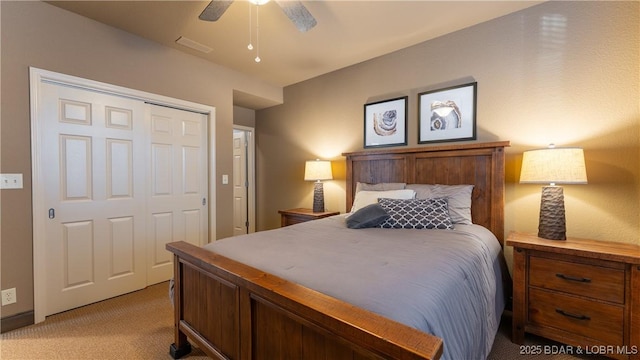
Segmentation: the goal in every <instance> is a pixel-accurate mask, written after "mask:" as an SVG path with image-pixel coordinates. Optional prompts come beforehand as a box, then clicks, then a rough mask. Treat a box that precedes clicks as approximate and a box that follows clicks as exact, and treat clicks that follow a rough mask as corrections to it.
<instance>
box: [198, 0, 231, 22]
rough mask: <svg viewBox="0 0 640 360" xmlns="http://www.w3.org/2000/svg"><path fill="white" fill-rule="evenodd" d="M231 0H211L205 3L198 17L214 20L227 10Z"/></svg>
mask: <svg viewBox="0 0 640 360" xmlns="http://www.w3.org/2000/svg"><path fill="white" fill-rule="evenodd" d="M232 2H233V0H213V1H211V2H210V3H209V5H207V7H206V8H204V10H202V13H201V14H200V16H198V18H200V20H205V21H216V20H218V19H220V16H222V14H224V12H225V11H227V8H228V7H229V5H231V3H232Z"/></svg>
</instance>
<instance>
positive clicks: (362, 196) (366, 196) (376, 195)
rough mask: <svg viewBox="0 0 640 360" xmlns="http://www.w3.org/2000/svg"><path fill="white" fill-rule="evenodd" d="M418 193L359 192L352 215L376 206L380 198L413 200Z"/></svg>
mask: <svg viewBox="0 0 640 360" xmlns="http://www.w3.org/2000/svg"><path fill="white" fill-rule="evenodd" d="M415 196H416V192H415V191H413V190H387V191H367V190H363V191H358V192H357V193H356V198H355V200H353V206H352V207H351V213H354V212H356V211H358V210H360V209H362V208H363V207H365V206H367V205H371V204H376V203H377V202H378V199H380V198H388V199H413V198H414V197H415Z"/></svg>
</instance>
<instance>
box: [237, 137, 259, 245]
mask: <svg viewBox="0 0 640 360" xmlns="http://www.w3.org/2000/svg"><path fill="white" fill-rule="evenodd" d="M255 182H256V180H255V141H254V128H252V127H247V126H240V125H234V126H233V235H242V234H249V233H252V232H255V231H256V229H255V226H256V225H255V223H256V221H255V207H256V205H255V198H256V197H255Z"/></svg>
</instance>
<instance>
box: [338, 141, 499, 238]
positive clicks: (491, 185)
mask: <svg viewBox="0 0 640 360" xmlns="http://www.w3.org/2000/svg"><path fill="white" fill-rule="evenodd" d="M507 146H509V142H508V141H499V142H489V143H468V144H456V145H440V146H424V147H417V148H390V149H376V150H365V151H357V152H349V153H344V154H342V155H343V156H346V158H347V210H348V209H350V208H351V205H352V204H353V199H354V196H355V191H356V184H357V183H358V182H362V183H372V184H374V183H386V182H404V183H407V184H446V185H460V184H468V185H474V188H473V193H472V205H471V216H472V219H473V223H474V224H478V225H482V226H484V227H486V228H487V229H489V230H491V232H493V233H494V234H495V236H496V237H497V238H498V240H499V241H500V243H503V242H504V148H505V147H507Z"/></svg>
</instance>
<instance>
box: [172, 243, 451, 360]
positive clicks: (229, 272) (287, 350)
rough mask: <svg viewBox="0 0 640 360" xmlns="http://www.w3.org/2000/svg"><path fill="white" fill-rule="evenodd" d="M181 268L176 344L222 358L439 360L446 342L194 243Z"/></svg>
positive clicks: (182, 350) (178, 260)
mask: <svg viewBox="0 0 640 360" xmlns="http://www.w3.org/2000/svg"><path fill="white" fill-rule="evenodd" d="M166 248H167V250H169V251H171V252H172V253H173V254H174V267H175V289H176V290H175V294H174V306H175V308H176V309H175V310H176V311H175V343H174V344H173V345H172V346H171V350H170V351H171V355H172V356H173V357H174V358H176V359H177V358H180V357H181V356H184V355H186V354H187V353H189V351H190V345H189V342H188V341H187V336H188V337H189V338H190V339H191V341H193V342H195V343H196V344H197V346H198V347H199V348H201V349H203V350H204V352H205V353H207V355H209V356H211V357H213V358H219V359H347V358H348V359H437V358H439V357H440V356H441V355H442V349H443V348H442V340H441V339H439V338H437V337H435V336H431V335H428V334H425V333H423V332H421V331H419V330H416V329H414V328H411V327H408V326H406V325H403V324H400V323H397V322H395V321H392V320H389V319H387V318H384V317H382V316H380V315H377V314H375V313H372V312H369V311H367V310H364V309H362V308H358V307H356V306H353V305H351V304H349V303H346V302H343V301H340V300H337V299H335V298H332V297H330V296H327V295H324V294H322V293H319V292H317V291H314V290H311V289H308V288H306V287H304V286H301V285H298V284H295V283H293V282H290V281H287V280H283V279H281V278H279V277H277V276H274V275H270V274H268V273H265V272H263V271H260V270H257V269H255V268H252V267H250V266H247V265H244V264H242V263H239V262H237V261H234V260H231V259H228V258H226V257H223V256H221V255H218V254H215V253H213V252H210V251H207V250H205V249H202V248H199V247H196V246H194V245H191V244H189V243H186V242H174V243H169V244H167V246H166Z"/></svg>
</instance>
